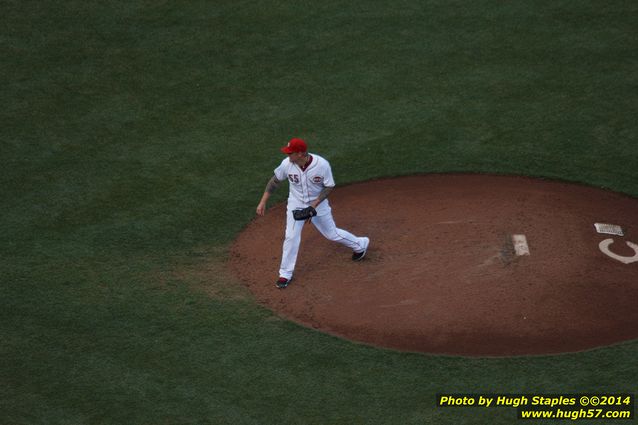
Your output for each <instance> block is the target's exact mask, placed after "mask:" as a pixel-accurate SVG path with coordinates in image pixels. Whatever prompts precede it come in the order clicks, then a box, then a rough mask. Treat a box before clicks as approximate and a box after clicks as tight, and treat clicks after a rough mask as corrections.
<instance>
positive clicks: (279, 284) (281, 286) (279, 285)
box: [275, 277, 292, 289]
mask: <svg viewBox="0 0 638 425" xmlns="http://www.w3.org/2000/svg"><path fill="white" fill-rule="evenodd" d="M291 280H292V278H290V279H286V278H285V277H280V278H279V279H277V282H275V286H276V287H277V288H279V289H284V288H285V287H287V286H288V285H290V281H291Z"/></svg>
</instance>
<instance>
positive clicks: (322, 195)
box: [317, 187, 334, 205]
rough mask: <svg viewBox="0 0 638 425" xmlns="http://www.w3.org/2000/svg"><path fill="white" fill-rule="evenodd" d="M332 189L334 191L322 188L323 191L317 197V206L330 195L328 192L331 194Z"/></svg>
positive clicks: (329, 188) (330, 188)
mask: <svg viewBox="0 0 638 425" xmlns="http://www.w3.org/2000/svg"><path fill="white" fill-rule="evenodd" d="M332 189H334V187H324V188H323V189H321V192H320V193H319V196H317V205H319V204H320V203H322V202H323V200H324V199H326V198H327V197H328V195H330V192H332Z"/></svg>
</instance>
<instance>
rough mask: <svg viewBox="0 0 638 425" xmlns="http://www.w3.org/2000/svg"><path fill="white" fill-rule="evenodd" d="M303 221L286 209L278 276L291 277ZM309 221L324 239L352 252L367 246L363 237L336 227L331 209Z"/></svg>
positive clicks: (359, 250)
mask: <svg viewBox="0 0 638 425" xmlns="http://www.w3.org/2000/svg"><path fill="white" fill-rule="evenodd" d="M305 223H306V222H305V221H297V220H295V219H294V218H293V216H292V210H288V211H287V215H286V237H285V239H284V247H283V253H282V256H281V267H280V268H279V276H280V277H285V278H286V279H290V278H292V274H293V271H294V270H295V264H296V263H297V254H298V253H299V245H300V244H301V231H302V230H303V226H304V224H305ZM311 223H312V224H314V226H315V227H316V228H317V230H319V232H320V233H321V234H322V235H323V236H324V237H325V238H326V239H328V240H331V241H334V242H338V243H340V244H342V245H345V246H347V247H348V248H350V249H352V250H353V251H354V252H361V251H364V250H365V249H366V248H367V247H366V246H365V245H364V243H365V241H364V239H363V238H360V237H357V236H355V235H353V234H352V233H350V232H348V231H346V230H343V229H339V228H337V225H336V224H335V221H334V219H333V218H332V212H331V211H330V212H328V213H327V214H323V215H317V216H315V217H313V218H312V220H311Z"/></svg>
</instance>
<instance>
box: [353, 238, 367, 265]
mask: <svg viewBox="0 0 638 425" xmlns="http://www.w3.org/2000/svg"><path fill="white" fill-rule="evenodd" d="M363 239H364V241H365V243H364V248H363V251H361V252H353V253H352V261H361V260H363V257H365V256H366V252H368V246H369V245H370V239H369V238H363Z"/></svg>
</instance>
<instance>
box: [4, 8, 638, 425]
mask: <svg viewBox="0 0 638 425" xmlns="http://www.w3.org/2000/svg"><path fill="white" fill-rule="evenodd" d="M0 4H1V5H2V11H3V13H2V17H0V22H1V23H2V30H1V31H2V32H1V33H0V34H1V38H0V53H1V55H2V58H3V60H2V61H1V62H0V72H1V74H2V76H3V78H2V80H3V84H2V86H1V88H0V94H1V95H2V99H4V100H3V107H2V109H1V110H0V123H1V126H2V127H1V128H2V133H1V139H0V143H1V145H0V146H1V153H2V159H3V163H4V165H3V167H2V171H1V172H0V178H1V182H0V183H1V184H0V196H1V198H0V202H1V204H0V205H1V207H0V213H1V220H2V221H1V224H2V232H1V233H0V272H1V276H2V277H1V285H0V336H1V339H0V340H1V343H0V424H3V425H4V424H6V425H18V424H475V423H491V424H512V423H515V422H517V420H516V419H515V417H516V416H515V410H514V409H505V408H503V409H489V410H486V409H479V408H438V407H436V406H435V394H437V393H479V392H483V393H496V392H497V393H528V392H542V393H563V392H571V393H573V392H613V393H618V392H629V393H634V394H636V393H638V366H637V364H636V358H637V357H638V342H637V341H633V342H627V343H624V344H620V345H617V346H613V347H607V348H601V349H596V350H592V351H589V352H584V353H576V354H565V355H558V356H546V357H518V358H509V359H490V358H474V359H468V358H461V357H444V356H429V355H422V354H410V353H400V352H394V351H389V350H382V349H376V348H373V347H368V346H363V345H358V344H354V343H351V342H348V341H344V340H340V339H337V338H334V337H331V336H327V335H324V334H321V333H318V332H315V331H312V330H309V329H306V328H303V327H300V326H298V325H295V324H292V323H290V322H287V321H284V320H282V319H279V318H278V317H277V316H276V315H275V314H273V313H272V312H270V311H268V310H266V309H264V308H262V307H260V306H259V305H257V304H256V302H255V301H254V299H253V298H252V297H251V295H250V294H249V293H248V292H247V290H246V289H244V288H243V286H242V285H241V283H240V282H238V281H237V280H236V279H234V278H233V277H232V276H229V275H228V273H227V271H226V269H225V268H224V261H225V258H226V255H227V251H228V247H229V245H230V243H231V242H232V240H233V238H234V237H235V236H236V235H237V234H238V233H239V232H240V231H241V229H242V228H243V227H244V226H246V224H247V223H248V222H249V221H250V220H251V219H252V217H253V216H254V211H255V207H256V205H257V202H258V201H259V197H260V196H261V193H262V191H263V188H264V186H265V183H266V181H267V180H268V178H269V177H270V175H271V173H272V170H273V169H274V168H275V166H276V165H277V164H278V163H279V161H280V160H281V155H280V153H279V151H278V148H279V147H280V146H282V145H283V144H284V143H285V142H286V141H287V140H288V139H289V138H290V137H293V136H299V137H304V138H305V139H306V140H307V141H308V142H309V144H310V145H311V148H312V150H313V151H315V152H317V153H320V154H322V155H323V156H325V157H326V158H328V159H329V160H330V161H331V163H332V166H333V171H334V174H335V179H336V180H337V184H338V185H339V184H346V183H349V182H354V181H361V180H366V179H372V178H376V177H381V176H395V175H401V174H411V173H429V172H488V173H505V174H524V175H530V176H540V177H545V178H553V179H561V180H567V181H574V182H580V183H584V184H588V185H592V186H597V187H604V188H610V189H612V190H615V191H619V192H624V193H627V194H629V195H632V196H638V181H637V180H636V170H638V155H637V154H638V148H637V147H636V143H637V142H638V121H637V120H636V117H637V116H638V27H637V26H636V19H637V18H638V3H636V2H634V1H624V0H620V1H616V2H603V1H585V0H583V1H579V2H568V1H544V0H539V1H534V2H524V1H519V0H515V1H511V2H491V1H484V0H480V1H474V2H469V1H468V2H462V1H447V2H444V1H437V0H428V1H410V0H399V1H396V2H382V1H376V0H374V1H366V2H338V1H330V0H328V1H324V2H308V1H297V2H294V1H276V2H275V1H273V2H265V1H238V2H230V1H217V2H206V1H188V2H165V1H157V2H150V1H139V0H132V1H128V2H124V1H107V2H97V1H77V0H68V1H65V2H54V1H48V0H43V1H38V2H35V1H23V2H18V1H14V0H5V1H2V2H1V3H0ZM337 190H338V189H337ZM285 192H286V190H285V189H284V190H280V192H279V193H278V194H277V196H276V197H275V201H276V202H277V201H279V202H281V201H283V199H284V198H285ZM279 244H280V241H273V250H275V251H279V249H280V245H279ZM275 274H276V270H273V276H272V277H270V276H267V277H265V278H266V280H267V282H265V283H266V284H270V280H272V279H273V278H275V277H276V276H275ZM468 302H471V300H468ZM530 422H533V421H530ZM536 423H538V422H536ZM542 423H549V422H547V421H544V422H542ZM560 423H565V422H564V421H563V422H560ZM596 423H604V421H596ZM615 423H618V422H615Z"/></svg>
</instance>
